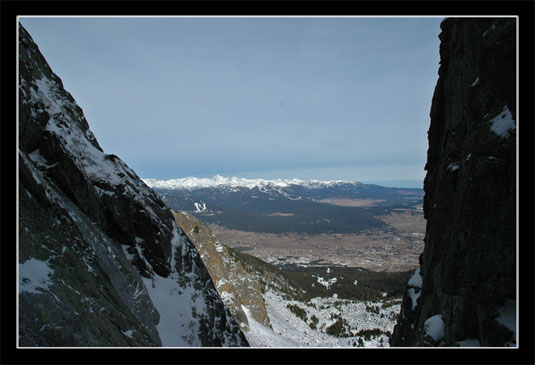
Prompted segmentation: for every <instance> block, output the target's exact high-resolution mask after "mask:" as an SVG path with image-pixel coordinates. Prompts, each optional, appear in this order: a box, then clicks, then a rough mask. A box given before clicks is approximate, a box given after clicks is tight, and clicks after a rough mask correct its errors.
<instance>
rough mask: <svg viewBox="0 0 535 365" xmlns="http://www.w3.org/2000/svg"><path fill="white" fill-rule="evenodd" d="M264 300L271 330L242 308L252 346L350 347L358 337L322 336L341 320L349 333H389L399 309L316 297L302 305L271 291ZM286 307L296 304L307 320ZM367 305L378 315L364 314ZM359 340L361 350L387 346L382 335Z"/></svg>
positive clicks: (398, 307) (377, 304) (376, 304)
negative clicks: (314, 327) (247, 322)
mask: <svg viewBox="0 0 535 365" xmlns="http://www.w3.org/2000/svg"><path fill="white" fill-rule="evenodd" d="M264 299H265V303H266V307H267V312H268V316H269V319H270V322H271V326H272V329H270V328H268V327H266V326H263V325H261V324H259V323H258V322H255V321H254V319H252V318H251V317H250V315H249V312H248V311H247V310H246V308H244V311H245V313H246V315H247V319H248V321H249V327H250V331H249V332H245V336H246V337H247V340H248V341H249V343H250V345H251V346H252V347H354V344H355V345H356V344H357V343H358V341H359V337H362V336H351V337H336V336H333V335H329V334H327V333H325V330H326V329H327V328H328V327H329V326H331V325H332V324H334V323H336V321H337V320H338V319H339V318H342V319H343V320H345V321H346V323H347V326H345V328H346V330H347V331H349V332H352V333H353V334H356V333H357V332H358V331H359V330H373V329H379V330H381V331H383V332H386V331H390V332H392V331H393V328H394V325H395V318H396V315H397V313H398V312H399V310H400V305H399V304H395V305H392V306H389V307H388V308H384V309H383V308H382V304H381V302H378V303H374V302H368V303H366V302H355V301H351V300H344V299H336V298H319V297H318V298H313V299H312V300H310V301H309V302H308V303H303V302H300V301H296V300H287V299H284V298H283V297H282V296H280V295H279V294H277V293H275V292H273V291H271V290H268V291H267V292H266V293H265V294H264ZM287 305H297V306H298V307H300V308H301V309H303V310H304V311H305V312H306V320H307V321H306V322H305V321H303V320H302V319H301V318H298V317H297V316H296V314H295V313H293V312H292V311H291V310H290V309H289V308H288V307H287ZM367 305H368V306H370V305H375V306H378V307H379V308H380V309H379V312H378V314H377V313H371V312H369V311H367V310H366V306H367ZM381 314H383V318H381ZM313 316H315V317H316V318H317V325H316V329H312V328H311V327H310V326H309V324H310V323H311V322H312V317H313ZM381 339H382V341H383V342H382V343H381ZM362 340H363V345H364V347H380V346H384V347H388V337H387V336H386V335H384V334H382V335H380V336H378V337H374V336H371V338H370V339H369V340H365V339H364V337H362Z"/></svg>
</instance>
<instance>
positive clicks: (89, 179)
mask: <svg viewBox="0 0 535 365" xmlns="http://www.w3.org/2000/svg"><path fill="white" fill-rule="evenodd" d="M19 85H20V86H19V151H18V152H19V237H18V238H19V241H18V245H19V246H18V253H19V343H20V345H21V346H51V347H54V346H161V345H162V342H163V340H162V339H161V338H160V337H161V333H159V330H158V325H159V322H160V315H159V313H158V311H157V310H156V307H157V305H156V303H155V302H154V297H151V296H150V295H149V292H148V291H147V288H146V286H145V284H144V282H147V281H146V280H147V279H150V280H153V286H152V288H156V290H158V289H159V288H158V287H157V286H156V287H155V286H154V280H155V279H157V278H171V274H172V278H173V280H175V279H176V289H177V290H179V292H181V293H182V291H183V292H184V293H186V294H183V297H176V298H174V299H173V298H171V297H169V298H167V300H176V301H177V306H178V307H180V306H181V305H182V306H184V308H181V307H180V308H178V309H177V311H179V312H180V316H184V317H191V318H192V321H191V326H190V327H189V328H187V329H186V328H185V329H183V330H182V332H183V333H177V334H176V338H184V339H185V340H184V342H183V343H185V345H186V346H187V345H191V346H199V345H202V346H222V345H224V346H247V341H246V339H245V337H244V335H243V333H242V332H241V330H240V329H239V326H238V323H237V322H236V321H235V320H234V318H233V317H232V316H231V314H230V312H229V311H228V309H226V308H225V306H224V304H223V302H222V301H221V298H220V297H219V295H218V293H217V291H216V289H215V287H214V285H213V283H212V281H211V280H210V276H209V274H208V272H207V271H206V268H205V266H204V264H203V263H202V261H201V258H200V257H199V254H198V252H197V250H196V249H195V246H194V245H193V244H192V243H191V241H189V239H187V237H186V236H185V235H184V233H183V232H182V231H181V230H180V229H179V228H178V227H177V226H176V223H175V222H174V218H173V215H172V214H171V212H170V209H169V208H168V207H167V206H165V204H164V203H163V202H162V200H161V199H160V198H159V197H158V196H157V194H156V193H155V192H154V191H153V190H152V189H150V188H149V187H148V186H147V185H145V183H143V182H142V181H141V179H139V177H138V176H137V175H136V173H135V172H134V171H133V170H131V169H130V168H129V167H128V166H127V165H126V164H125V163H124V162H123V161H121V160H120V159H119V158H118V157H117V156H115V155H110V154H105V153H104V152H103V150H102V148H101V147H100V146H99V144H98V142H97V140H96V138H95V137H94V135H93V133H92V132H91V130H90V129H89V125H88V123H87V120H86V119H85V117H84V115H83V112H82V109H81V108H80V107H79V106H78V105H77V104H76V102H75V100H74V98H73V97H72V95H71V94H70V93H68V92H67V91H66V90H65V89H64V88H63V84H62V82H61V79H60V78H59V77H58V76H57V75H56V74H54V72H53V71H52V70H51V69H50V67H49V65H48V63H47V62H46V60H45V58H44V57H43V55H42V54H41V53H40V51H39V48H38V47H37V45H36V44H35V43H34V42H33V40H32V38H31V36H30V35H29V34H28V32H27V31H26V30H25V29H24V28H23V27H22V26H20V25H19ZM160 290H161V291H164V292H165V290H166V289H165V288H160ZM186 295H189V296H190V297H188V298H185V296H186ZM184 303H186V304H184ZM194 306H197V307H201V308H205V310H204V311H203V312H201V313H197V312H195V308H193V307H194ZM175 312H176V311H175ZM177 313H178V312H177ZM177 315H178V314H177ZM171 337H172V335H171Z"/></svg>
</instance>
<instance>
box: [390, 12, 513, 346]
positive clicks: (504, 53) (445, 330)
mask: <svg viewBox="0 0 535 365" xmlns="http://www.w3.org/2000/svg"><path fill="white" fill-rule="evenodd" d="M441 29H442V32H441V33H440V35H439V38H440V40H441V44H440V68H439V79H438V82H437V85H436V88H435V92H434V96H433V101H432V107H431V114H430V116H431V124H430V128H429V132H428V139H429V149H428V154H427V164H426V167H425V169H426V170H427V175H426V178H425V182H424V191H425V197H424V214H425V218H426V219H427V229H426V236H425V248H424V252H423V254H422V255H421V256H420V267H419V268H418V269H417V270H416V271H415V273H414V276H413V277H412V278H411V280H410V281H409V282H408V285H407V290H406V292H405V296H404V299H403V304H402V308H401V312H400V315H399V318H398V322H397V325H396V327H395V329H394V333H393V335H392V338H391V346H492V347H495V346H500V347H501V346H516V260H517V257H516V20H515V19H514V18H478V19H469V18H457V19H456V18H448V19H445V20H444V21H443V22H442V24H441Z"/></svg>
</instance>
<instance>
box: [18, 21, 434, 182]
mask: <svg viewBox="0 0 535 365" xmlns="http://www.w3.org/2000/svg"><path fill="white" fill-rule="evenodd" d="M441 20H442V18H439V17H433V18H425V17H418V18H406V17H395V18H372V17H369V18H368V17H364V18H362V17H355V18H354V17H343V18H332V17H331V18H318V17H298V18H295V17H293V18H288V17H284V18H280V17H278V18H277V17H275V18H271V17H270V18H266V17H249V18H243V17H240V18H237V17H193V18H183V17H182V18H176V17H174V18H171V17H164V18H144V17H143V18H121V17H115V18H112V17H104V18H65V17H49V18H33V17H32V18H30V17H25V18H20V21H21V23H22V24H23V25H24V27H25V28H26V29H27V30H28V31H29V32H30V34H31V35H32V37H33V39H34V41H35V42H36V43H37V44H38V45H39V47H40V49H41V52H42V53H43V54H44V56H45V58H46V59H47V61H48V62H49V64H50V65H51V67H52V69H53V70H54V71H55V72H56V73H57V74H58V76H59V77H61V79H62V80H63V83H64V86H65V88H66V89H67V90H68V91H69V92H71V94H72V95H73V97H74V98H75V99H76V101H77V103H78V104H79V105H80V106H81V107H82V109H83V110H84V113H85V116H86V118H87V120H88V122H89V125H90V127H91V129H92V131H93V132H94V134H95V136H96V137H97V139H98V141H99V143H100V145H101V146H102V147H103V149H104V151H105V152H106V153H114V154H116V155H118V156H119V157H120V158H121V159H123V160H124V161H125V162H126V163H127V164H128V165H129V166H130V167H132V168H133V169H134V170H135V171H136V172H137V174H138V175H139V176H140V177H143V178H159V179H168V178H180V177H186V176H197V177H210V176H213V175H215V174H220V175H223V176H231V175H233V176H240V177H248V178H290V177H297V178H302V179H320V180H329V179H346V180H358V181H362V182H375V183H384V184H385V185H392V184H393V182H394V181H396V185H398V186H402V185H406V186H409V185H410V186H421V185H422V181H423V177H424V176H425V171H424V165H425V161H426V157H427V156H426V154H427V130H428V128H429V111H430V107H431V99H432V96H433V90H434V87H435V84H436V80H437V78H438V66H439V53H438V52H439V39H438V34H439V33H440V27H439V24H440V22H441ZM400 180H410V181H411V182H408V181H406V182H401V181H400Z"/></svg>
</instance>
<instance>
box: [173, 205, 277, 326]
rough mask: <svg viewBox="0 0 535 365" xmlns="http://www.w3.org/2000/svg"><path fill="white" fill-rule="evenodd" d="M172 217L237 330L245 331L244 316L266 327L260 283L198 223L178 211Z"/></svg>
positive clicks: (266, 321) (247, 322) (228, 250)
mask: <svg viewBox="0 0 535 365" xmlns="http://www.w3.org/2000/svg"><path fill="white" fill-rule="evenodd" d="M174 216H175V220H176V222H177V224H178V225H179V227H181V228H182V229H183V230H184V232H186V234H187V236H188V237H189V238H190V239H191V241H192V242H193V243H194V244H195V246H196V248H197V250H198V251H199V254H200V255H201V259H202V260H203V262H204V264H205V266H206V268H207V270H208V273H209V274H210V277H211V278H212V281H213V282H214V284H215V287H216V289H217V291H218V292H219V295H220V296H221V298H222V299H223V302H224V303H225V305H226V306H227V307H228V308H229V309H230V312H231V313H232V315H233V316H234V318H235V319H236V320H237V321H238V323H239V324H240V328H241V329H242V330H243V331H244V332H247V331H249V321H248V318H247V314H249V315H250V316H251V318H252V319H254V320H255V321H256V322H258V323H260V324H262V325H264V326H267V327H269V324H270V323H269V317H268V314H267V309H266V305H265V303H264V298H263V296H262V294H263V288H262V283H261V281H260V280H259V279H258V278H257V276H256V275H254V273H253V272H250V271H251V270H247V267H246V266H244V264H243V263H242V262H241V260H240V259H239V258H238V257H236V255H235V254H233V253H234V252H233V250H232V249H230V248H229V247H227V246H226V245H224V244H222V243H220V242H219V241H218V240H217V239H216V237H215V235H214V234H213V233H212V231H211V230H210V229H209V228H208V227H206V226H204V225H203V224H202V223H201V221H199V220H198V219H196V218H195V217H193V216H191V215H189V214H188V213H186V212H182V211H178V212H175V213H174ZM244 308H245V311H247V314H246V312H245V311H244ZM245 335H246V336H247V334H245Z"/></svg>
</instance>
